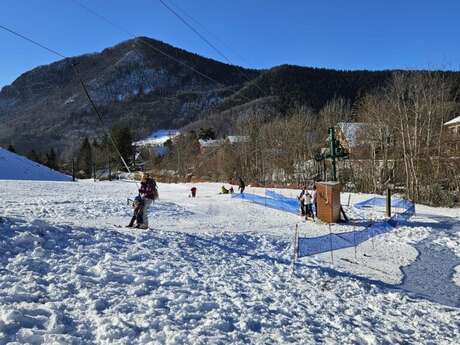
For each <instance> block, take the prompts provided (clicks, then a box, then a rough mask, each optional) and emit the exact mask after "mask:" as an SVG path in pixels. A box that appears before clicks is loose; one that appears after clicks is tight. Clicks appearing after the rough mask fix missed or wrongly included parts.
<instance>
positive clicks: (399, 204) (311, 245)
mask: <svg viewBox="0 0 460 345" xmlns="http://www.w3.org/2000/svg"><path fill="white" fill-rule="evenodd" d="M232 198H240V199H243V200H245V201H248V202H252V203H255V204H258V205H263V206H266V207H270V208H274V209H277V210H280V211H285V212H289V213H294V214H299V212H300V211H299V201H298V200H297V199H295V198H289V197H286V196H284V195H282V194H280V193H277V192H274V191H271V190H267V191H266V192H265V196H262V195H256V194H250V193H243V194H233V195H232ZM385 205H386V199H385V198H383V197H373V198H370V199H367V200H364V201H361V202H359V203H356V204H354V205H353V207H355V208H358V209H364V208H368V207H375V206H385ZM391 206H392V208H399V209H404V211H403V212H400V213H396V214H394V215H393V217H391V218H390V219H388V220H381V221H376V222H373V223H371V225H369V226H367V227H366V228H365V229H363V230H357V231H349V232H345V233H336V234H334V233H331V234H327V235H322V236H317V237H303V238H299V240H298V253H297V254H298V257H302V256H309V255H314V254H320V253H325V252H329V251H331V250H338V249H344V248H350V247H354V246H357V245H359V244H361V243H363V242H365V241H367V240H369V239H371V238H372V237H374V236H377V235H381V234H385V233H387V232H390V231H391V230H393V229H394V228H395V227H396V226H398V225H399V224H400V223H402V222H404V221H406V220H407V219H409V218H410V217H411V216H412V215H414V213H415V205H414V204H413V203H412V202H411V201H409V200H404V199H399V198H392V199H391Z"/></svg>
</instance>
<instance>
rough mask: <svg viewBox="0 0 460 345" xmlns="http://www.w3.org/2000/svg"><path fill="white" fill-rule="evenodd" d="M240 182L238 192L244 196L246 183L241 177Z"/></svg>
mask: <svg viewBox="0 0 460 345" xmlns="http://www.w3.org/2000/svg"><path fill="white" fill-rule="evenodd" d="M238 180H239V184H238V190H239V191H240V193H241V194H243V192H244V189H245V188H246V185H245V184H244V181H243V179H242V178H241V177H239V178H238Z"/></svg>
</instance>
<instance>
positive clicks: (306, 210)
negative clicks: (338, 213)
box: [297, 186, 318, 220]
mask: <svg viewBox="0 0 460 345" xmlns="http://www.w3.org/2000/svg"><path fill="white" fill-rule="evenodd" d="M297 199H299V202H300V213H301V215H302V217H305V220H308V217H311V218H312V219H313V220H315V218H316V216H317V210H318V207H317V205H318V204H317V202H316V186H313V191H312V193H311V194H310V192H309V191H308V189H307V187H306V186H304V187H303V188H302V191H301V192H300V195H299V196H298V197H297Z"/></svg>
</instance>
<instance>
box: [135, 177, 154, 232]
mask: <svg viewBox="0 0 460 345" xmlns="http://www.w3.org/2000/svg"><path fill="white" fill-rule="evenodd" d="M139 195H140V196H142V200H143V201H144V208H143V210H142V224H137V225H136V228H141V229H148V227H149V218H148V210H149V207H150V206H151V205H152V204H153V201H154V200H156V199H158V188H157V183H156V182H155V180H154V179H153V178H152V177H151V176H150V175H149V174H148V173H144V174H142V179H141V187H140V188H139Z"/></svg>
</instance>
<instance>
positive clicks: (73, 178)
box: [72, 159, 75, 182]
mask: <svg viewBox="0 0 460 345" xmlns="http://www.w3.org/2000/svg"><path fill="white" fill-rule="evenodd" d="M72 181H74V182H75V159H72Z"/></svg>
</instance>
